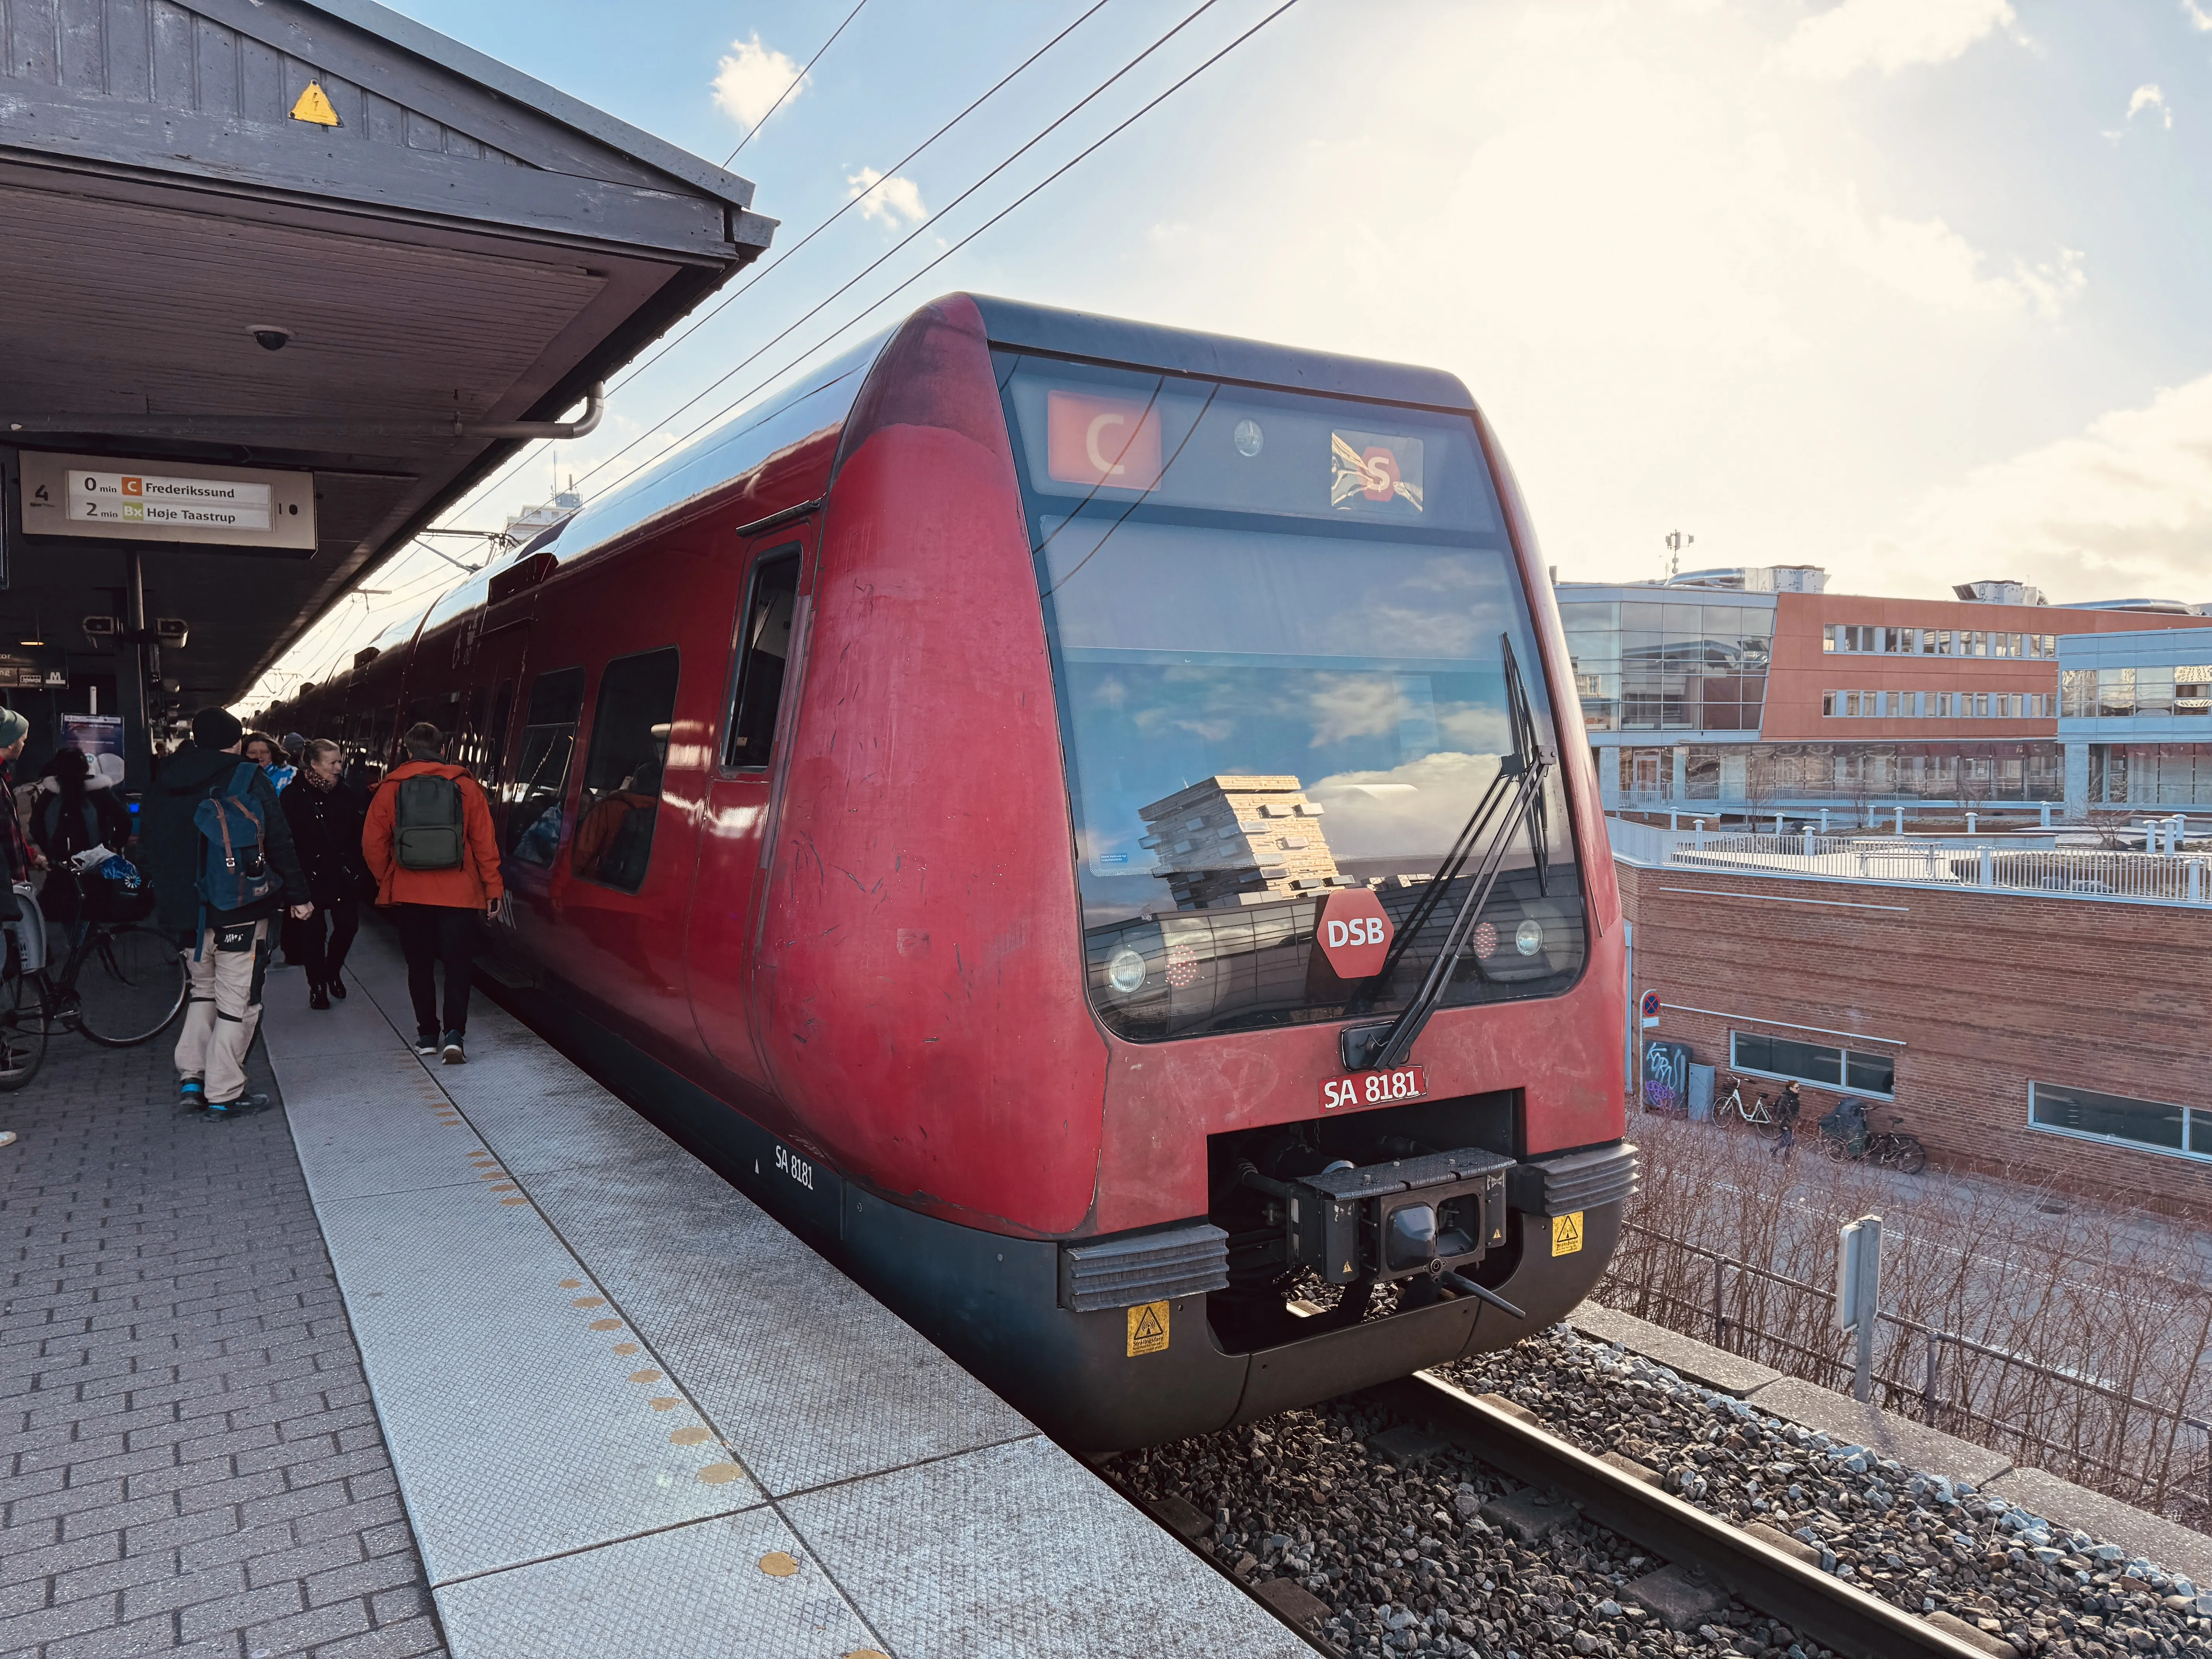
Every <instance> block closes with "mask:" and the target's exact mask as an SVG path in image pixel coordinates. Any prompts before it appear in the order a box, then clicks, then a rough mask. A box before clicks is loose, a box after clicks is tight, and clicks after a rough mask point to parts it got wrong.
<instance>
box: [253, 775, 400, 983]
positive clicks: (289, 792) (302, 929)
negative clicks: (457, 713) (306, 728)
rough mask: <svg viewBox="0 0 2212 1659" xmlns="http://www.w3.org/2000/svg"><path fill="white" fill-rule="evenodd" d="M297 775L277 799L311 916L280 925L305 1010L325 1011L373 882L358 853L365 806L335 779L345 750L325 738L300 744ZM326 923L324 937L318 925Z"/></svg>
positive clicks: (356, 794) (350, 788)
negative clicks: (301, 976)
mask: <svg viewBox="0 0 2212 1659" xmlns="http://www.w3.org/2000/svg"><path fill="white" fill-rule="evenodd" d="M299 768H300V775H299V776H297V777H295V778H294V779H293V780H292V781H291V782H289V783H288V784H286V785H285V786H284V792H283V794H281V795H280V796H278V797H277V799H279V800H280V801H282V802H283V806H284V817H285V820H286V821H287V822H288V823H290V825H291V826H292V844H293V846H294V847H295V848H297V849H298V850H299V854H300V867H301V870H303V871H305V872H307V890H308V892H309V893H310V894H312V895H313V898H314V901H315V912H314V914H313V915H312V916H310V917H308V918H307V921H295V922H289V923H288V924H286V928H287V931H288V932H289V933H294V934H295V936H296V937H295V943H296V945H298V953H297V954H298V957H299V960H300V961H301V963H303V964H304V965H305V966H306V968H307V1006H309V1007H310V1008H327V1007H329V1006H331V998H332V997H337V999H338V1000H341V1001H343V1000H344V999H345V994H346V987H345V975H344V972H343V970H344V968H345V959H346V951H348V950H349V949H350V948H351V946H352V945H353V941H354V935H355V934H356V933H358V932H359V931H360V928H361V901H362V896H364V895H365V894H373V893H374V891H375V890H376V881H375V878H374V877H373V876H371V875H370V874H369V873H368V860H367V859H365V858H364V857H362V850H361V825H362V816H363V815H364V814H365V813H367V811H368V802H367V801H365V800H363V799H362V798H361V792H360V791H359V790H357V789H356V788H355V787H353V786H352V785H351V784H349V783H348V782H347V781H345V779H344V778H343V776H342V775H341V774H343V771H344V770H345V751H344V750H342V749H341V748H339V747H338V745H337V744H335V743H332V742H331V740H330V739H329V738H315V739H314V740H313V742H311V743H307V744H304V745H302V748H301V755H300V761H299ZM325 917H327V918H328V919H329V921H330V936H329V938H328V939H327V940H326V939H325V938H324V932H323V922H324V919H325Z"/></svg>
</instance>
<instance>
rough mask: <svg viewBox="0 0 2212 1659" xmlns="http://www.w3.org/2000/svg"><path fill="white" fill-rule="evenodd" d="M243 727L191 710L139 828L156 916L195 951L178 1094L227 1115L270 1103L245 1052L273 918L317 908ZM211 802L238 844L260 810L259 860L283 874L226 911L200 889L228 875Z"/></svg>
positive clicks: (222, 715)
mask: <svg viewBox="0 0 2212 1659" xmlns="http://www.w3.org/2000/svg"><path fill="white" fill-rule="evenodd" d="M245 735H246V733H245V730H244V728H243V727H241V726H240V725H239V723H238V720H237V718H236V717H235V716H234V715H233V714H230V712H229V711H228V710H227V709H222V708H203V709H201V710H200V712H199V713H198V714H195V715H193V716H192V740H191V742H190V743H189V744H185V747H183V748H182V749H179V750H178V751H177V752H176V753H175V754H173V755H172V756H170V757H168V759H167V760H166V761H164V762H162V763H161V771H160V773H159V774H158V775H156V776H155V780H154V787H152V788H151V789H149V790H148V791H147V792H146V799H145V805H144V806H143V808H142V809H141V814H140V816H141V819H142V823H141V826H140V829H139V835H138V845H139V851H140V858H139V866H140V868H141V869H142V870H143V871H144V872H145V873H146V874H147V875H148V876H149V877H150V878H152V880H153V884H154V901H155V918H156V920H157V921H159V922H160V924H161V929H162V931H163V932H164V933H167V934H168V935H169V937H170V938H171V939H173V940H175V941H176V943H177V945H178V948H179V949H180V950H182V951H187V952H189V953H190V957H191V993H190V997H189V1000H188V1001H187V1002H186V1004H185V1029H184V1032H183V1034H182V1035H181V1036H179V1037H178V1039H177V1072H178V1074H179V1082H178V1094H179V1102H180V1103H181V1104H182V1105H184V1106H185V1107H188V1108H194V1109H203V1108H204V1109H205V1110H206V1111H207V1113H208V1114H209V1115H211V1116H219V1117H228V1116H234V1115H240V1114H243V1113H246V1112H251V1111H258V1110H260V1109H263V1108H265V1107H267V1106H268V1105H269V1104H270V1099H269V1097H268V1096H266V1095H255V1094H248V1093H247V1092H246V1050H247V1049H248V1048H252V1044H253V1032H254V1029H255V1027H257V1026H258V1024H260V1023H261V982H262V980H263V979H264V977H265V976H266V975H267V974H268V971H269V945H270V933H271V932H272V928H271V924H270V919H271V918H272V917H274V916H275V915H276V914H277V912H278V911H279V910H289V913H290V914H291V915H293V916H294V917H295V918H297V919H300V920H302V921H304V920H305V919H306V918H307V917H308V916H311V915H313V914H314V911H315V907H314V905H313V902H311V901H310V896H309V894H308V890H307V877H306V876H305V874H304V873H303V872H301V868H300V860H299V858H298V857H297V855H296V854H295V852H294V850H293V847H292V829H291V826H290V824H289V823H287V822H286V820H285V817H284V811H283V807H282V806H281V805H279V804H278V802H277V799H276V790H275V789H273V788H271V787H270V783H269V778H268V775H267V774H266V773H265V772H264V771H263V770H262V769H261V768H259V767H258V766H256V765H255V764H254V763H252V762H251V761H248V760H246V759H244V758H242V757H240V753H239V750H240V746H241V743H242V740H243V739H244V738H245ZM209 802H213V803H216V805H217V806H218V807H221V808H223V809H226V810H227V812H228V817H229V820H230V822H231V823H232V824H233V825H234V829H232V831H231V833H232V834H233V835H234V836H235V837H236V838H237V839H238V840H240V841H243V840H245V839H246V837H247V836H249V834H254V833H256V832H255V831H252V830H250V829H249V828H248V823H247V820H248V819H249V818H258V820H259V823H258V848H259V854H260V860H261V862H262V864H263V865H264V866H265V867H266V871H267V873H268V875H269V876H270V877H271V878H273V880H271V881H270V882H269V883H268V886H269V890H268V891H267V892H265V893H264V894H263V895H262V896H259V897H258V898H255V899H252V900H250V901H249V902H246V903H244V904H240V905H236V906H234V907H233V908H228V909H217V908H213V907H211V906H210V904H209V902H208V901H207V899H206V897H205V896H204V894H203V893H202V890H201V877H202V875H203V873H204V872H205V873H207V874H208V875H209V878H210V881H213V880H214V879H215V877H216V875H217V874H219V873H221V872H219V871H217V870H216V869H214V868H213V867H212V866H213V859H214V858H215V857H216V856H217V855H218V854H216V852H215V851H214V850H213V849H212V848H211V847H210V842H208V840H207V838H206V837H205V836H203V835H202V834H201V833H200V829H199V824H198V822H197V817H196V814H197V812H198V811H199V809H200V807H201V805H203V804H204V803H209ZM246 862H248V863H250V862H251V860H246Z"/></svg>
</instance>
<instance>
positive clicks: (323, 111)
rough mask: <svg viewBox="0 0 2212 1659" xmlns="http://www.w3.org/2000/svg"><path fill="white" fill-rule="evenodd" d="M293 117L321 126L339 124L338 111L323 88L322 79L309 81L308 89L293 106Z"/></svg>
mask: <svg viewBox="0 0 2212 1659" xmlns="http://www.w3.org/2000/svg"><path fill="white" fill-rule="evenodd" d="M292 118H293V119H294V120H295V121H312V122H313V123H314V124H315V125H317V126H319V127H334V126H337V125H339V121H338V112H337V109H336V108H335V107H333V106H332V105H331V95H330V94H328V93H327V92H325V91H324V90H323V83H322V82H320V81H310V82H307V90H306V91H305V92H303V93H301V94H300V96H299V99H298V101H296V102H295V103H294V104H293V106H292Z"/></svg>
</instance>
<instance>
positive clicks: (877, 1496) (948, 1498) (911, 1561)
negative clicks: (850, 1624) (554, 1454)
mask: <svg viewBox="0 0 2212 1659" xmlns="http://www.w3.org/2000/svg"><path fill="white" fill-rule="evenodd" d="M782 1509H783V1512H784V1514H785V1515H786V1516H787V1517H788V1518H789V1520H790V1522H791V1523H792V1525H793V1527H795V1528H798V1530H799V1533H800V1534H801V1535H802V1536H804V1537H805V1539H806V1540H807V1541H809V1542H810V1543H811V1544H812V1545H813V1546H814V1549H815V1553H817V1555H818V1556H819V1557H820V1558H821V1559H822V1561H823V1564H824V1565H826V1566H827V1567H828V1568H829V1571H830V1572H831V1574H832V1575H834V1576H835V1577H836V1580H837V1582H838V1583H839V1584H841V1585H842V1586H843V1587H844V1589H845V1592H846V1594H847V1595H849V1596H851V1597H852V1599H853V1601H854V1604H855V1605H857V1606H859V1607H865V1608H866V1609H867V1611H868V1614H869V1616H870V1618H872V1620H875V1621H876V1626H877V1628H878V1630H879V1631H880V1632H882V1634H883V1636H884V1639H885V1640H886V1641H887V1642H888V1643H889V1644H890V1650H891V1651H892V1652H894V1653H896V1654H897V1655H898V1656H899V1659H975V1656H976V1655H981V1654H1019V1655H1021V1656H1022V1659H1096V1656H1098V1655H1102V1654H1127V1655H1130V1656H1139V1655H1144V1656H1152V1655H1166V1654H1188V1655H1212V1656H1228V1655H1234V1656H1236V1659H1270V1656H1279V1659H1292V1656H1310V1655H1311V1653H1312V1651H1313V1650H1312V1649H1310V1648H1309V1647H1308V1646H1307V1645H1306V1644H1304V1642H1301V1641H1300V1640H1299V1639H1298V1638H1297V1637H1295V1636H1293V1635H1291V1632H1289V1631H1287V1630H1285V1628H1284V1627H1283V1626H1280V1625H1279V1624H1277V1623H1276V1622H1275V1621H1274V1620H1273V1619H1272V1618H1270V1617H1268V1616H1267V1614H1266V1613H1261V1611H1260V1610H1259V1609H1258V1608H1257V1607H1255V1606H1254V1605H1253V1604H1252V1602H1251V1601H1249V1599H1248V1598H1247V1597H1246V1596H1245V1595H1243V1593H1242V1592H1240V1591H1239V1590H1237V1589H1236V1588H1235V1587H1234V1586H1232V1585H1231V1584H1229V1583H1226V1582H1225V1581H1224V1580H1223V1579H1222V1578H1221V1577H1220V1575H1218V1573H1216V1572H1214V1571H1212V1570H1211V1569H1210V1568H1207V1567H1205V1566H1202V1565H1200V1563H1199V1562H1198V1561H1197V1560H1196V1559H1194V1557H1193V1556H1192V1555H1191V1554H1190V1553H1189V1552H1188V1551H1187V1550H1186V1549H1184V1548H1183V1547H1182V1545H1181V1544H1178V1543H1177V1542H1176V1541H1175V1540H1173V1539H1172V1538H1170V1537H1169V1536H1168V1534H1166V1533H1164V1532H1163V1531H1162V1530H1160V1529H1159V1528H1158V1527H1156V1526H1153V1525H1152V1523H1151V1522H1147V1521H1146V1520H1144V1519H1143V1518H1142V1517H1140V1516H1138V1515H1137V1514H1136V1512H1135V1511H1134V1510H1132V1509H1131V1508H1130V1507H1129V1505H1128V1504H1126V1503H1124V1502H1123V1501H1122V1500H1121V1498H1120V1497H1119V1496H1118V1495H1117V1494H1115V1492H1112V1491H1111V1490H1109V1488H1108V1487H1107V1486H1105V1485H1104V1484H1103V1482H1102V1481H1100V1480H1098V1479H1097V1477H1096V1476H1094V1475H1093V1474H1091V1472H1090V1471H1089V1470H1088V1469H1085V1468H1083V1467H1082V1466H1081V1465H1080V1464H1079V1463H1078V1462H1076V1461H1075V1460H1074V1459H1073V1458H1072V1457H1070V1456H1069V1455H1067V1454H1066V1452H1063V1451H1061V1450H1060V1449H1059V1448H1058V1447H1057V1446H1055V1445H1054V1444H1053V1443H1051V1442H1050V1441H1048V1440H1046V1439H1043V1438H1042V1437H1032V1438H1030V1439H1028V1440H1024V1441H1019V1442H1018V1443H1014V1444H1012V1445H1006V1446H994V1447H992V1448H989V1449H987V1450H983V1451H976V1452H970V1453H969V1454H967V1455H964V1456H961V1457H951V1458H946V1459H945V1460H943V1461H942V1462H935V1463H923V1464H918V1465H916V1466H915V1467H914V1468H905V1469H898V1470H895V1471H893V1472H892V1473H890V1474H880V1475H876V1476H874V1477H872V1478H871V1479H869V1480H855V1481H851V1482H849V1483H848V1484H846V1485H843V1486H830V1487H827V1488H825V1489H823V1490H822V1491H820V1492H807V1493H805V1494H803V1495H801V1496H799V1497H798V1498H790V1499H787V1500H786V1501H785V1502H784V1503H783V1504H782ZM917 1522H919V1523H920V1524H917Z"/></svg>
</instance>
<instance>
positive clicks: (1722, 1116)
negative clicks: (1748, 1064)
mask: <svg viewBox="0 0 2212 1659" xmlns="http://www.w3.org/2000/svg"><path fill="white" fill-rule="evenodd" d="M1730 1112H1734V1113H1735V1115H1737V1116H1738V1117H1740V1118H1741V1119H1742V1120H1743V1121H1745V1122H1746V1123H1748V1124H1749V1125H1751V1127H1753V1129H1754V1130H1756V1131H1757V1132H1758V1133H1759V1139H1762V1140H1771V1139H1774V1137H1775V1136H1777V1135H1778V1134H1780V1133H1782V1120H1781V1119H1780V1118H1778V1117H1777V1116H1776V1115H1774V1113H1773V1112H1772V1110H1771V1109H1770V1103H1769V1102H1768V1100H1767V1097H1766V1095H1765V1091H1761V1092H1760V1093H1759V1095H1758V1096H1757V1097H1755V1098H1754V1099H1753V1102H1752V1103H1751V1104H1750V1105H1748V1106H1747V1105H1745V1104H1744V1103H1743V1079H1741V1078H1740V1077H1732V1078H1730V1079H1729V1091H1728V1092H1727V1093H1726V1094H1725V1095H1723V1096H1722V1097H1720V1099H1719V1100H1718V1101H1717V1102H1715V1103H1714V1105H1713V1121H1715V1122H1716V1123H1719V1122H1723V1121H1726V1119H1727V1117H1728V1115H1729V1113H1730Z"/></svg>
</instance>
